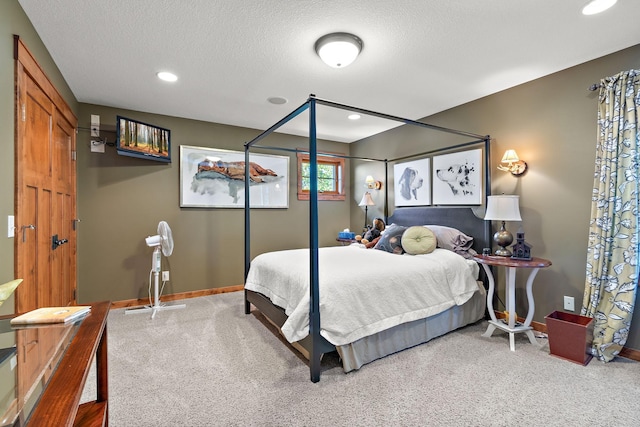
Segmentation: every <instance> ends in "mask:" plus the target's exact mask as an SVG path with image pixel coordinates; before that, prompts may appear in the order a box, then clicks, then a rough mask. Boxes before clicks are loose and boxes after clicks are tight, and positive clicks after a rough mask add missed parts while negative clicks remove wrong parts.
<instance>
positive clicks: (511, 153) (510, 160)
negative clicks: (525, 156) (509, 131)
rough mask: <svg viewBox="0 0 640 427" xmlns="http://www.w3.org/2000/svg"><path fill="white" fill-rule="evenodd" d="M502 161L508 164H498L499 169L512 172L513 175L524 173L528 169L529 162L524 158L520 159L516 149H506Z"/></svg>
mask: <svg viewBox="0 0 640 427" xmlns="http://www.w3.org/2000/svg"><path fill="white" fill-rule="evenodd" d="M500 163H506V164H507V165H506V166H503V165H500V166H498V169H500V170H501V171H505V172H511V175H513V176H518V175H522V174H523V173H525V172H526V170H527V164H526V163H525V162H524V161H523V160H520V158H519V157H518V154H516V150H507V151H505V152H504V156H502V160H500Z"/></svg>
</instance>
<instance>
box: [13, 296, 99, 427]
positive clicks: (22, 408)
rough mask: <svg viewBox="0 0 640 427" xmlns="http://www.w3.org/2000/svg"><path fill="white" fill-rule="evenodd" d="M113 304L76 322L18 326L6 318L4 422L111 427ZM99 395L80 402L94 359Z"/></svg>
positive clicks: (95, 308)
mask: <svg viewBox="0 0 640 427" xmlns="http://www.w3.org/2000/svg"><path fill="white" fill-rule="evenodd" d="M110 306H111V303H110V302H108V301H104V302H100V303H95V304H91V313H90V314H89V315H87V316H86V317H84V318H83V319H80V320H78V321H76V322H74V323H71V324H63V325H61V324H58V325H50V326H38V327H35V326H30V327H28V328H12V327H11V326H10V324H9V322H10V320H11V317H12V316H4V317H1V318H0V355H1V356H2V357H1V358H0V383H2V387H0V425H2V426H5V425H8V426H24V425H26V426H38V427H40V426H52V427H53V426H55V427H59V426H107V425H108V423H109V421H108V403H107V402H108V397H109V388H108V376H107V373H108V369H107V329H106V328H107V315H108V313H109V308H110ZM94 359H95V367H96V399H95V400H94V401H91V402H87V403H83V404H82V405H80V398H81V396H82V392H83V390H84V386H85V382H86V380H87V377H88V375H89V370H90V368H91V366H92V362H93V360H94Z"/></svg>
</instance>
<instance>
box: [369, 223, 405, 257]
mask: <svg viewBox="0 0 640 427" xmlns="http://www.w3.org/2000/svg"><path fill="white" fill-rule="evenodd" d="M406 229H407V227H403V226H401V225H395V224H392V225H390V226H388V227H387V228H386V229H385V230H384V233H382V236H380V240H378V243H376V245H375V246H374V247H373V248H374V249H380V250H381V251H386V252H389V253H392V254H399V255H401V254H403V253H404V250H403V249H402V234H403V233H404V232H405V230H406Z"/></svg>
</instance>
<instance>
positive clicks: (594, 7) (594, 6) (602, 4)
mask: <svg viewBox="0 0 640 427" xmlns="http://www.w3.org/2000/svg"><path fill="white" fill-rule="evenodd" d="M617 1H618V0H591V1H590V2H589V3H587V5H586V6H585V7H583V8H582V14H583V15H595V14H596V13H600V12H604V11H605V10H607V9H609V8H610V7H611V6H613V5H614V4H616V2H617Z"/></svg>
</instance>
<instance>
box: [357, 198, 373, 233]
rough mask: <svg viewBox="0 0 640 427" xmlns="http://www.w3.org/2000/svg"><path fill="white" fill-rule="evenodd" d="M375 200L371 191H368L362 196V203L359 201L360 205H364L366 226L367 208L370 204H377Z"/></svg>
mask: <svg viewBox="0 0 640 427" xmlns="http://www.w3.org/2000/svg"><path fill="white" fill-rule="evenodd" d="M375 205H376V204H375V202H374V201H373V199H372V198H371V193H369V192H368V191H367V192H365V193H364V195H363V196H362V200H360V203H358V206H364V228H365V229H366V228H367V210H368V209H369V206H375Z"/></svg>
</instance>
